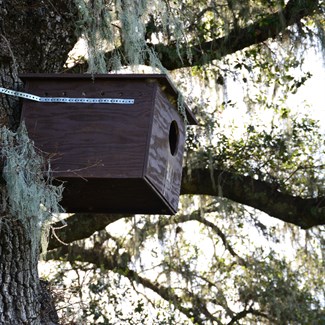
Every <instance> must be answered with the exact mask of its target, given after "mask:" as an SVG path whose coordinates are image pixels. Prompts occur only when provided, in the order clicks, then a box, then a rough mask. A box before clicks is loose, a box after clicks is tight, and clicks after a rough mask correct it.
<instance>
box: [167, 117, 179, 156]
mask: <svg viewBox="0 0 325 325" xmlns="http://www.w3.org/2000/svg"><path fill="white" fill-rule="evenodd" d="M178 140H179V130H178V125H177V122H176V121H172V123H171V124H170V128H169V149H170V153H171V154H172V155H173V156H175V155H176V153H177V149H178Z"/></svg>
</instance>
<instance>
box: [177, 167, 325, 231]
mask: <svg viewBox="0 0 325 325" xmlns="http://www.w3.org/2000/svg"><path fill="white" fill-rule="evenodd" d="M215 184H217V186H215ZM181 192H182V194H198V195H199V194H201V195H212V196H220V197H225V198H228V199H230V200H233V201H236V202H238V203H242V204H245V205H248V206H251V207H253V208H255V209H258V210H260V211H263V212H265V213H267V214H268V215H270V216H271V217H274V218H277V219H280V220H282V221H285V222H289V223H292V224H295V225H297V226H299V227H301V228H303V229H308V228H311V227H313V226H317V225H324V224H325V197H318V198H306V199H304V198H301V197H299V196H293V195H289V194H287V193H282V192H279V190H278V189H277V188H275V187H273V186H272V185H271V184H269V183H267V182H263V181H259V180H255V179H254V178H252V177H250V176H241V175H237V174H235V173H230V172H226V171H220V170H214V171H213V175H212V176H211V172H210V170H208V169H193V170H186V169H185V170H184V172H183V180H182V190H181Z"/></svg>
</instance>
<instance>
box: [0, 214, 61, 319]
mask: <svg viewBox="0 0 325 325" xmlns="http://www.w3.org/2000/svg"><path fill="white" fill-rule="evenodd" d="M33 255H34V254H32V249H31V241H30V240H28V239H26V236H25V230H24V228H23V227H22V225H21V224H20V223H19V222H18V221H16V220H15V218H14V217H13V216H10V215H3V216H1V217H0V274H1V277H0V324H8V325H9V324H41V323H43V324H51V317H52V318H54V319H53V320H54V321H55V314H54V317H53V315H52V314H53V312H52V313H51V309H50V308H48V306H46V305H47V304H46V302H44V297H46V296H48V295H47V294H46V292H43V290H42V287H41V285H40V281H39V278H38V273H37V263H38V256H33ZM52 323H53V324H54V323H55V322H53V321H52Z"/></svg>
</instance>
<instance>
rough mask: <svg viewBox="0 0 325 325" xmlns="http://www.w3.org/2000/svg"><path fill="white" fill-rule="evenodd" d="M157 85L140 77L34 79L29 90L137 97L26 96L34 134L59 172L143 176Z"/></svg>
mask: <svg viewBox="0 0 325 325" xmlns="http://www.w3.org/2000/svg"><path fill="white" fill-rule="evenodd" d="M152 90H153V85H151V84H147V83H145V82H143V81H138V80H131V81H128V80H105V79H104V80H103V79H99V80H96V79H95V81H93V80H91V79H81V80H78V79H76V80H75V79H62V80H60V79H48V80H47V79H46V78H45V79H32V80H29V81H27V91H28V92H31V93H33V94H35V95H38V96H49V97H62V96H67V97H72V98H76V97H83V96H86V97H92V98H96V97H97V98H98V97H112V98H123V97H125V98H132V99H134V100H135V103H134V104H133V105H123V104H122V105H121V104H84V103H81V104H80V103H78V104H77V103H36V102H32V101H25V102H24V104H23V112H22V120H24V121H25V123H26V125H27V129H28V132H29V136H30V137H31V138H32V139H33V140H34V141H35V145H36V146H37V147H38V148H40V149H41V150H42V151H44V152H46V153H49V155H50V157H51V167H52V170H53V173H54V174H53V175H54V176H56V177H78V176H80V177H83V178H88V177H99V178H100V177H103V178H110V177H115V178H118V177H121V178H127V177H142V172H143V164H144V159H145V155H146V148H147V136H148V129H149V127H150V125H149V124H150V120H151V118H150V116H151V114H152V102H153V98H152V96H153V94H152Z"/></svg>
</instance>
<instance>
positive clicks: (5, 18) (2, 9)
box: [0, 0, 76, 325]
mask: <svg viewBox="0 0 325 325" xmlns="http://www.w3.org/2000/svg"><path fill="white" fill-rule="evenodd" d="M72 17H76V10H75V7H74V6H73V1H71V3H70V1H61V0H59V1H54V2H53V3H52V2H51V1H46V2H44V1H28V0H23V1H21V0H19V1H15V0H14V1H0V72H1V78H0V86H1V87H6V88H11V89H19V88H20V83H19V78H18V73H23V72H61V71H62V69H63V64H64V62H65V60H66V58H67V54H68V52H69V51H70V50H71V48H72V46H73V45H74V44H75V42H76V36H75V33H74V31H75V22H74V20H73V19H72ZM19 119H20V102H19V101H18V100H17V99H15V98H9V97H5V96H1V97H0V126H1V127H3V126H6V127H8V128H9V129H11V130H16V128H17V127H18V125H19ZM2 163H3V161H2ZM0 191H1V198H0V202H1V204H0V205H1V207H0V213H1V214H0V324H8V325H10V324H55V323H57V317H56V313H55V311H54V310H53V305H52V303H51V296H50V295H49V293H48V291H47V289H46V284H45V283H44V282H42V281H40V279H39V278H38V270H37V265H38V259H39V256H38V254H35V252H34V251H33V247H32V243H31V239H30V238H28V235H27V233H28V232H27V231H26V229H25V228H24V226H23V225H22V224H21V223H20V222H19V221H18V220H17V216H15V215H12V214H11V213H10V206H9V205H8V204H7V203H8V202H6V200H7V195H6V193H7V191H6V184H5V182H4V180H3V179H1V183H0ZM30 217H31V216H28V215H26V218H30Z"/></svg>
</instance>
